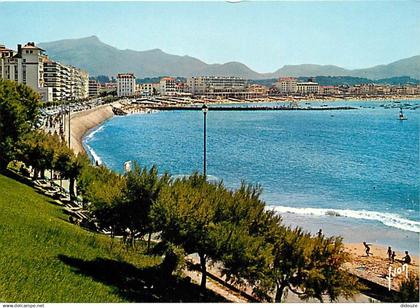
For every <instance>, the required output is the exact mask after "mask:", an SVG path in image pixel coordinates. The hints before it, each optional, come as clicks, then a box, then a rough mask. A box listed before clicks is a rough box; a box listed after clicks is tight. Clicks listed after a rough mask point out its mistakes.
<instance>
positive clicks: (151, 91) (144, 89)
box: [138, 83, 160, 96]
mask: <svg viewBox="0 0 420 308" xmlns="http://www.w3.org/2000/svg"><path fill="white" fill-rule="evenodd" d="M159 91H160V83H142V84H139V85H138V92H139V94H140V95H143V96H152V95H155V94H157V93H158V92H159Z"/></svg>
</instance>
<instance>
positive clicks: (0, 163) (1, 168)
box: [0, 157, 9, 171]
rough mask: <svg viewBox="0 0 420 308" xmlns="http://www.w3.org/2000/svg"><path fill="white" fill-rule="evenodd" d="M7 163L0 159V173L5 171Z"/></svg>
mask: <svg viewBox="0 0 420 308" xmlns="http://www.w3.org/2000/svg"><path fill="white" fill-rule="evenodd" d="M8 164H9V162H8V161H7V160H6V159H3V158H1V157H0V171H5V170H6V169H7V165H8Z"/></svg>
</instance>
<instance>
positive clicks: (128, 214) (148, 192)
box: [124, 163, 170, 251]
mask: <svg viewBox="0 0 420 308" xmlns="http://www.w3.org/2000/svg"><path fill="white" fill-rule="evenodd" d="M125 177H126V187H125V190H124V198H125V204H124V217H125V225H126V226H127V228H129V229H130V230H131V231H132V232H133V233H134V234H138V233H139V234H140V236H143V235H145V234H149V238H148V244H147V250H148V251H149V249H150V240H151V234H152V232H153V224H152V221H151V220H150V218H149V213H150V209H151V206H152V204H153V203H154V202H155V201H156V200H157V199H158V197H159V193H160V191H161V190H162V189H163V188H164V187H166V186H167V185H169V181H170V176H169V174H168V173H164V174H163V175H162V176H160V177H159V175H158V170H157V167H156V166H152V167H151V168H150V170H147V168H140V166H139V165H137V164H136V163H135V164H134V169H133V171H130V172H128V173H127V174H126V175H125ZM133 240H134V238H133Z"/></svg>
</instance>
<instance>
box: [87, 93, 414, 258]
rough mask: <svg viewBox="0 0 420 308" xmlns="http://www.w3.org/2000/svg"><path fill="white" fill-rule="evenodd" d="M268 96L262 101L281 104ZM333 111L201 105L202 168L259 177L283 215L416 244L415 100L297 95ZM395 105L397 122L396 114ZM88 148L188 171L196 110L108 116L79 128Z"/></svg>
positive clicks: (118, 164)
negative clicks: (401, 117) (90, 127)
mask: <svg viewBox="0 0 420 308" xmlns="http://www.w3.org/2000/svg"><path fill="white" fill-rule="evenodd" d="M282 104H283V103H269V104H268V105H282ZM325 104H328V105H329V106H352V107H357V109H354V110H333V111H277V110H276V111H211V110H210V111H209V112H208V114H207V173H208V175H209V178H210V179H215V180H223V182H224V183H225V185H226V186H228V187H231V188H235V187H238V186H239V185H240V183H241V181H245V182H247V183H253V184H257V183H258V184H260V185H262V187H263V194H262V198H263V199H264V200H265V201H266V203H267V206H268V207H270V208H273V209H275V210H276V211H278V212H280V213H281V214H282V216H283V217H284V222H285V223H287V224H291V225H299V226H302V227H304V228H305V229H308V230H310V231H311V232H317V231H318V229H320V228H321V229H323V232H324V233H325V234H327V235H342V236H343V237H344V239H345V240H346V241H350V242H355V241H357V242H358V241H370V242H374V243H379V244H383V245H393V247H395V249H401V250H405V249H409V250H410V251H414V252H416V253H418V251H419V244H418V243H419V233H420V217H419V214H420V212H419V188H420V177H419V167H420V166H419V129H420V109H419V107H420V101H407V102H401V103H394V102H389V101H388V102H379V101H376V102H373V101H372V102H367V101H362V102H334V103H315V102H306V103H305V102H300V103H299V105H300V106H301V107H306V106H319V105H325ZM401 105H403V106H404V114H405V116H406V117H407V118H408V120H406V121H400V120H398V112H399V106H401ZM84 145H85V147H86V149H87V150H88V152H89V153H90V155H91V157H92V158H94V159H95V160H98V161H100V162H102V163H104V164H105V165H107V166H108V167H110V168H111V169H114V170H116V171H118V172H123V164H124V162H125V161H128V160H135V161H137V162H138V163H139V164H140V165H142V166H148V167H150V166H151V165H152V164H156V165H157V166H158V168H159V170H160V171H162V172H163V171H165V170H166V171H168V172H170V173H171V174H172V175H175V176H180V175H188V174H191V173H192V172H194V171H200V172H201V171H202V167H203V114H202V112H201V111H161V112H156V113H150V114H135V115H129V116H117V117H113V118H112V119H111V120H109V121H107V122H105V123H104V124H103V125H101V126H100V127H97V128H95V129H94V130H92V131H91V132H89V134H88V135H87V136H86V137H85V140H84Z"/></svg>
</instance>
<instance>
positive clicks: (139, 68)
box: [39, 36, 420, 79]
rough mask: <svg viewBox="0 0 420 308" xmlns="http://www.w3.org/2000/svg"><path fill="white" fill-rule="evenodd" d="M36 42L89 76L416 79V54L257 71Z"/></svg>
mask: <svg viewBox="0 0 420 308" xmlns="http://www.w3.org/2000/svg"><path fill="white" fill-rule="evenodd" d="M39 45H40V46H41V47H42V48H44V49H45V50H46V52H47V54H48V55H49V56H50V57H51V58H52V59H54V60H56V61H60V62H63V63H65V64H71V65H74V66H77V67H80V68H83V69H85V70H87V71H88V72H89V74H90V75H91V76H98V75H107V76H115V75H116V74H117V73H119V72H133V73H134V74H135V75H136V77H137V78H145V77H158V76H168V75H169V76H182V77H190V76H201V75H218V76H239V77H243V78H246V79H269V78H278V77H281V76H293V77H301V76H352V77H361V78H369V79H383V78H389V77H396V76H410V77H412V78H415V79H420V56H414V57H411V58H407V59H402V60H399V61H396V62H392V63H390V64H387V65H379V66H375V67H371V68H363V69H356V70H348V69H345V68H342V67H339V66H335V65H317V64H300V65H285V66H283V67H282V68H280V69H278V70H277V71H275V72H273V73H258V72H255V71H253V70H252V69H250V68H249V67H248V66H246V65H245V64H243V63H240V62H234V61H232V62H228V63H224V64H207V63H205V62H203V61H201V60H200V59H197V58H194V57H190V56H178V55H171V54H168V53H165V52H164V51H162V50H160V49H152V50H146V51H135V50H129V49H126V50H120V49H117V48H115V47H113V46H110V45H107V44H105V43H103V42H101V41H100V40H99V38H98V37H96V36H90V37H86V38H81V39H67V40H60V41H54V42H48V43H40V44H39Z"/></svg>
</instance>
